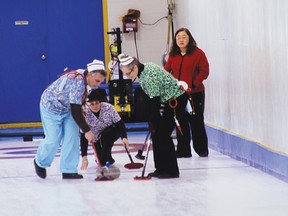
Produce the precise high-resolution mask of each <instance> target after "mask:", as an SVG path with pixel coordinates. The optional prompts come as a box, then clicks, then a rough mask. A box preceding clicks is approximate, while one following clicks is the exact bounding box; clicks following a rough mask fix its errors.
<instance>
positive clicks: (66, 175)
mask: <svg viewBox="0 0 288 216" xmlns="http://www.w3.org/2000/svg"><path fill="white" fill-rule="evenodd" d="M62 178H63V179H83V175H80V174H78V173H62Z"/></svg>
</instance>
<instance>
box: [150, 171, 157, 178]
mask: <svg viewBox="0 0 288 216" xmlns="http://www.w3.org/2000/svg"><path fill="white" fill-rule="evenodd" d="M158 176H159V172H158V171H157V170H155V171H154V172H151V173H149V174H148V177H150V178H152V177H153V178H158Z"/></svg>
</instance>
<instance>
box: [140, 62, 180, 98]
mask: <svg viewBox="0 0 288 216" xmlns="http://www.w3.org/2000/svg"><path fill="white" fill-rule="evenodd" d="M177 82H178V80H177V79H175V78H174V77H173V76H172V75H171V74H170V73H168V72H167V71H166V70H164V69H163V68H162V67H160V66H159V65H156V64H154V63H145V64H144V70H143V71H142V72H141V74H140V77H139V84H140V86H141V87H142V89H143V90H144V92H145V93H146V94H147V95H148V96H149V97H150V98H154V97H158V96H159V97H160V100H161V102H167V101H168V100H169V99H170V98H177V97H179V96H180V95H182V94H184V93H185V92H184V91H182V90H181V89H180V88H179V87H178V86H177Z"/></svg>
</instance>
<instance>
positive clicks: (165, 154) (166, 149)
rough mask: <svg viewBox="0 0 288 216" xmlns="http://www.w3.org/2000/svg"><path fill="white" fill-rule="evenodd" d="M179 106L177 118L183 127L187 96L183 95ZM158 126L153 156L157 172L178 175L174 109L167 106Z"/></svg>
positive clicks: (167, 104) (153, 138) (185, 129)
mask: <svg viewBox="0 0 288 216" xmlns="http://www.w3.org/2000/svg"><path fill="white" fill-rule="evenodd" d="M176 100H177V102H178V105H177V107H176V108H175V112H176V117H177V119H178V121H179V123H180V125H181V127H182V122H183V121H184V118H185V116H184V115H185V107H186V104H187V95H186V94H183V95H181V96H179V97H178V98H177V99H176ZM157 119H159V120H158V122H154V125H156V131H155V132H154V133H152V142H153V155H154V163H155V168H156V171H157V172H158V173H160V174H171V175H178V174H179V168H178V163H177V158H176V153H175V146H174V143H173V140H172V138H171V134H172V132H173V130H174V128H175V120H174V109H173V108H171V107H170V106H169V103H166V104H165V107H164V112H163V116H162V117H161V118H157ZM187 130H189V127H187V128H183V127H182V131H183V133H186V131H187Z"/></svg>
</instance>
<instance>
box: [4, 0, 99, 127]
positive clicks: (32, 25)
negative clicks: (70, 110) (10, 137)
mask: <svg viewBox="0 0 288 216" xmlns="http://www.w3.org/2000/svg"><path fill="white" fill-rule="evenodd" d="M0 15H1V17H0V32H1V34H0V47H1V49H0V68H1V72H0V101H1V108H0V123H7V122H31V121H40V115H39V100H40V96H41V94H42V92H43V90H44V89H45V88H46V87H47V86H48V85H49V84H50V83H51V82H53V81H54V80H55V79H57V75H58V74H61V73H62V72H63V69H64V68H65V67H69V68H70V69H78V68H86V64H87V63H89V62H91V61H92V60H93V59H94V58H98V59H101V60H104V33H103V13H102V1H95V0H85V1H65V0H58V1H45V0H37V1H32V0H29V1H20V0H4V1H1V7H0ZM15 21H28V23H27V24H26V25H15ZM42 55H45V60H43V59H42V58H41V56H42Z"/></svg>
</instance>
